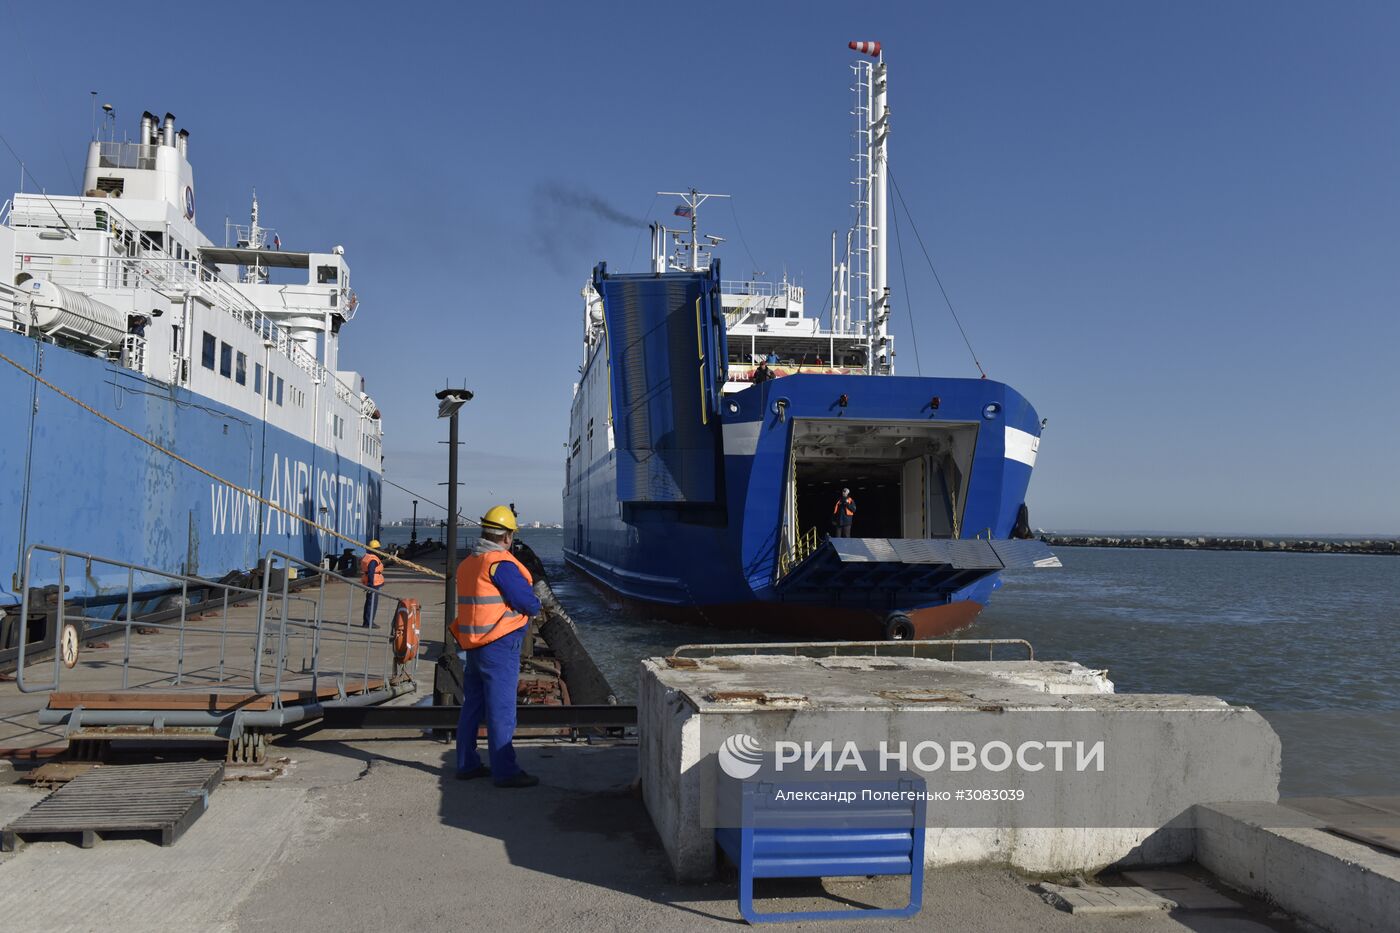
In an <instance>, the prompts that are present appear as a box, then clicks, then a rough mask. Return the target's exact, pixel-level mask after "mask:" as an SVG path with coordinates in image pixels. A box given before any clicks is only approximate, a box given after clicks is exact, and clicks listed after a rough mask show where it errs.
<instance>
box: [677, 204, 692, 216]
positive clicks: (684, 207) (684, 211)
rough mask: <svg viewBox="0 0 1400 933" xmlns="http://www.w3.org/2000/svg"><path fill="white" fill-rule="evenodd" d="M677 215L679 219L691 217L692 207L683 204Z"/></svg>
mask: <svg viewBox="0 0 1400 933" xmlns="http://www.w3.org/2000/svg"><path fill="white" fill-rule="evenodd" d="M675 213H676V216H677V217H689V216H690V207H689V206H688V205H685V204H682V205H681V206H680V207H678V208H676V211H675Z"/></svg>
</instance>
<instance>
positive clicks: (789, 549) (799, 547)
mask: <svg viewBox="0 0 1400 933" xmlns="http://www.w3.org/2000/svg"><path fill="white" fill-rule="evenodd" d="M820 546H821V537H820V536H819V535H818V534H817V529H816V528H815V527H812V528H808V529H807V530H806V531H805V532H802V533H801V534H799V535H798V536H797V540H795V541H794V542H793V543H792V544H791V545H787V544H786V543H785V544H784V545H783V550H782V553H781V554H779V555H778V577H779V579H781V578H782V577H785V576H787V575H788V571H789V570H791V569H792V568H794V567H796V566H797V565H798V564H800V563H802V562H803V561H804V560H806V559H807V558H809V557H811V556H812V554H813V553H815V552H816V550H817V548H818V547H820Z"/></svg>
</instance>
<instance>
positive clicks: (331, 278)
mask: <svg viewBox="0 0 1400 933" xmlns="http://www.w3.org/2000/svg"><path fill="white" fill-rule="evenodd" d="M339 281H340V270H339V269H338V268H336V267H335V266H317V267H316V284H317V285H335V284H336V283H338V282H339Z"/></svg>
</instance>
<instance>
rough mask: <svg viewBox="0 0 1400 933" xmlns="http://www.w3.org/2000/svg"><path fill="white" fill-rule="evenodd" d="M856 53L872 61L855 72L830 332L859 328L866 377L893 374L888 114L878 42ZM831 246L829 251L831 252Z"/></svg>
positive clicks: (854, 46) (857, 47) (855, 45)
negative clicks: (848, 210)
mask: <svg viewBox="0 0 1400 933" xmlns="http://www.w3.org/2000/svg"><path fill="white" fill-rule="evenodd" d="M847 46H848V47H849V48H850V49H851V50H852V51H854V52H858V53H860V54H861V55H867V56H869V57H870V58H873V59H874V61H873V62H872V61H859V62H856V63H855V64H854V65H852V66H851V70H852V71H854V72H855V87H854V88H852V90H853V91H854V92H855V109H854V111H853V114H854V116H855V118H856V130H855V138H856V152H855V155H853V156H852V161H853V162H855V164H856V172H855V176H856V177H855V180H854V182H853V184H854V185H855V189H856V197H855V204H854V207H855V208H856V222H855V225H854V226H853V227H852V228H851V230H850V232H849V233H848V234H847V237H846V255H845V262H837V261H836V258H835V257H834V256H833V261H832V264H833V267H834V268H833V270H832V291H833V293H834V300H835V304H834V305H833V308H834V311H833V314H832V329H833V330H835V331H836V332H837V333H849V332H850V331H851V330H852V328H853V327H857V328H858V330H857V332H858V333H863V334H864V336H865V344H866V363H865V371H866V372H867V373H880V374H890V373H893V372H894V362H893V348H892V343H891V341H890V335H889V318H890V289H889V252H888V250H887V248H886V245H885V236H886V233H885V231H886V229H887V226H888V224H887V214H888V208H889V134H890V108H889V100H888V93H887V92H888V82H887V80H886V73H885V58H884V55H883V54H882V52H881V50H880V43H878V42H848V43H847ZM835 240H836V238H835V237H834V236H833V238H832V245H833V252H835V249H834V247H835Z"/></svg>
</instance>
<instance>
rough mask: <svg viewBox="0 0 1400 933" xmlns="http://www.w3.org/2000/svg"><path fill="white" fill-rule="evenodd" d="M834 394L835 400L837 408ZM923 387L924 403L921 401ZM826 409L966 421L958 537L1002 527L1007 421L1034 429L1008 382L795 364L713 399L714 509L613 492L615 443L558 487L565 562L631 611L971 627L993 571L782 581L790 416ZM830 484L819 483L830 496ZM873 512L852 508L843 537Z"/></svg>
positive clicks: (831, 632)
mask: <svg viewBox="0 0 1400 933" xmlns="http://www.w3.org/2000/svg"><path fill="white" fill-rule="evenodd" d="M843 395H844V396H845V397H846V398H847V405H846V406H845V407H844V408H841V407H840V406H839V405H838V404H837V400H838V399H839V398H841V397H842V396H843ZM934 397H937V398H938V399H939V407H938V409H937V410H936V411H932V410H930V407H929V406H930V400H931V399H932V398H934ZM779 401H781V402H782V405H781V406H780V407H781V409H782V412H783V414H782V417H781V418H779V417H778V415H777V414H776V413H775V409H777V408H778V407H779V405H778V403H779ZM989 406H994V409H993V410H994V412H995V414H994V415H991V416H989V415H988V411H989ZM833 409H837V410H838V411H839V417H841V418H844V419H848V420H849V421H852V422H856V423H861V424H881V423H900V424H904V423H911V424H928V425H939V424H947V425H966V426H975V427H976V435H977V436H976V443H975V448H974V450H973V453H972V469H971V471H970V476H969V482H968V485H967V490H966V496H965V501H964V503H963V508H962V516H961V520H960V522H959V526H960V528H959V530H960V532H961V533H960V535H959V537H960V538H964V539H971V540H978V539H982V540H991V541H995V540H1004V539H1007V538H1008V537H1009V536H1010V535H1011V533H1012V530H1013V527H1014V525H1015V523H1016V519H1017V514H1018V511H1019V509H1020V507H1021V505H1022V504H1023V503H1024V502H1025V497H1026V492H1027V487H1028V485H1029V482H1030V476H1031V472H1032V467H1031V465H1030V464H1028V463H1025V462H1023V461H1022V460H1018V459H1014V458H1013V457H1010V456H1008V451H1007V445H1006V437H1007V432H1006V428H1008V427H1010V428H1012V429H1014V430H1015V431H1020V432H1023V433H1025V434H1029V435H1033V436H1038V435H1039V431H1040V423H1039V416H1038V415H1037V413H1036V412H1035V409H1034V408H1032V407H1031V405H1030V404H1029V403H1028V402H1027V401H1026V400H1025V399H1024V398H1023V397H1021V395H1020V394H1019V393H1017V392H1016V391H1015V390H1014V389H1012V388H1010V387H1009V386H1006V385H1004V384H1002V383H998V382H992V381H990V380H980V379H937V378H904V377H890V376H884V377H876V376H838V375H796V376H789V377H785V378H782V379H778V380H774V381H772V382H768V383H764V384H761V385H757V386H752V387H750V388H748V389H746V390H744V391H742V392H739V393H735V394H731V395H728V396H725V399H724V405H723V412H722V414H723V421H722V427H721V431H720V436H721V438H722V440H723V447H722V451H723V458H722V463H723V481H722V484H721V485H722V490H723V500H722V502H723V505H722V508H718V509H713V510H707V509H695V508H687V507H686V506H684V505H677V506H675V507H672V508H666V507H660V508H656V507H652V508H637V507H632V506H628V505H627V504H624V503H621V502H619V499H618V494H617V481H616V461H617V454H616V452H615V451H610V452H608V453H607V454H606V455H604V456H602V457H600V458H599V459H598V460H597V461H596V462H595V463H594V464H593V465H592V466H591V467H590V468H589V469H587V470H586V471H585V472H584V473H583V475H582V476H581V477H579V478H578V481H577V482H576V483H575V484H572V487H573V489H574V490H576V491H574V492H573V493H572V494H566V496H565V500H564V507H565V513H564V524H565V532H564V545H565V555H566V557H567V559H568V560H569V562H570V564H572V565H573V566H574V567H575V568H577V569H579V570H581V571H583V572H584V573H586V574H587V575H588V576H589V577H591V578H592V579H593V580H594V581H595V582H596V583H598V584H600V585H601V586H603V587H604V588H606V589H607V590H609V591H611V592H612V593H614V594H616V595H617V596H618V597H619V598H620V599H622V600H624V601H625V602H628V603H630V604H632V605H634V606H635V608H637V609H638V610H640V611H642V612H645V613H650V614H654V615H658V616H663V617H670V618H678V619H685V620H691V621H702V622H705V623H709V624H713V625H718V626H722V627H743V628H762V629H769V630H776V631H779V632H780V633H782V634H784V635H788V636H793V637H842V638H864V637H881V636H882V634H883V631H884V623H885V621H886V620H887V619H888V617H889V616H890V614H891V613H894V612H899V613H904V614H907V615H909V616H910V617H911V618H912V619H913V620H914V622H915V627H916V629H917V634H918V635H919V636H920V637H932V636H934V635H939V634H945V633H947V632H950V631H954V630H956V629H959V628H962V627H964V626H966V625H968V624H970V623H971V622H972V621H973V620H974V619H975V618H976V616H977V614H978V612H980V611H981V609H982V607H983V606H985V605H986V603H987V601H988V599H989V598H990V597H991V595H992V593H993V592H995V591H996V590H997V589H998V588H1000V586H1001V577H1000V574H998V573H986V574H982V575H980V576H979V577H978V578H977V579H976V580H974V581H972V582H969V583H967V584H966V585H956V584H953V585H950V586H947V587H945V588H942V589H937V590H935V591H933V592H930V591H928V590H927V589H925V590H922V591H911V590H909V589H908V588H904V589H898V588H883V587H880V586H861V585H859V584H856V585H853V586H849V587H840V588H837V589H835V590H828V591H821V590H818V591H811V590H808V591H806V592H803V593H786V592H784V590H783V588H782V586H781V585H780V583H781V580H780V577H781V574H780V570H781V567H780V560H781V555H782V552H783V548H782V544H781V537H782V534H783V504H784V501H785V499H784V488H783V487H784V482H785V477H786V475H787V470H788V468H789V467H788V464H789V459H790V457H791V455H792V447H793V433H794V426H795V425H799V424H801V423H802V422H804V421H805V420H809V419H813V418H822V419H829V418H830V417H831V416H832V414H833ZM838 492H839V490H838V489H832V490H831V493H830V496H831V499H832V501H834V499H835V497H836V495H837V493H838ZM828 508H829V507H828ZM871 521H873V519H871V518H866V517H865V516H863V515H861V514H860V513H859V512H858V514H857V521H856V525H855V529H854V534H855V535H856V536H858V537H859V536H860V535H861V534H862V530H861V525H862V523H863V522H864V523H865V524H866V525H867V526H868V525H869V523H870V522H871ZM812 524H813V525H815V526H816V527H817V531H818V533H819V534H822V535H824V534H826V533H828V532H829V531H830V530H831V529H830V528H829V527H828V525H827V524H826V523H825V522H824V521H821V520H816V521H814V522H813V523H812Z"/></svg>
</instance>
